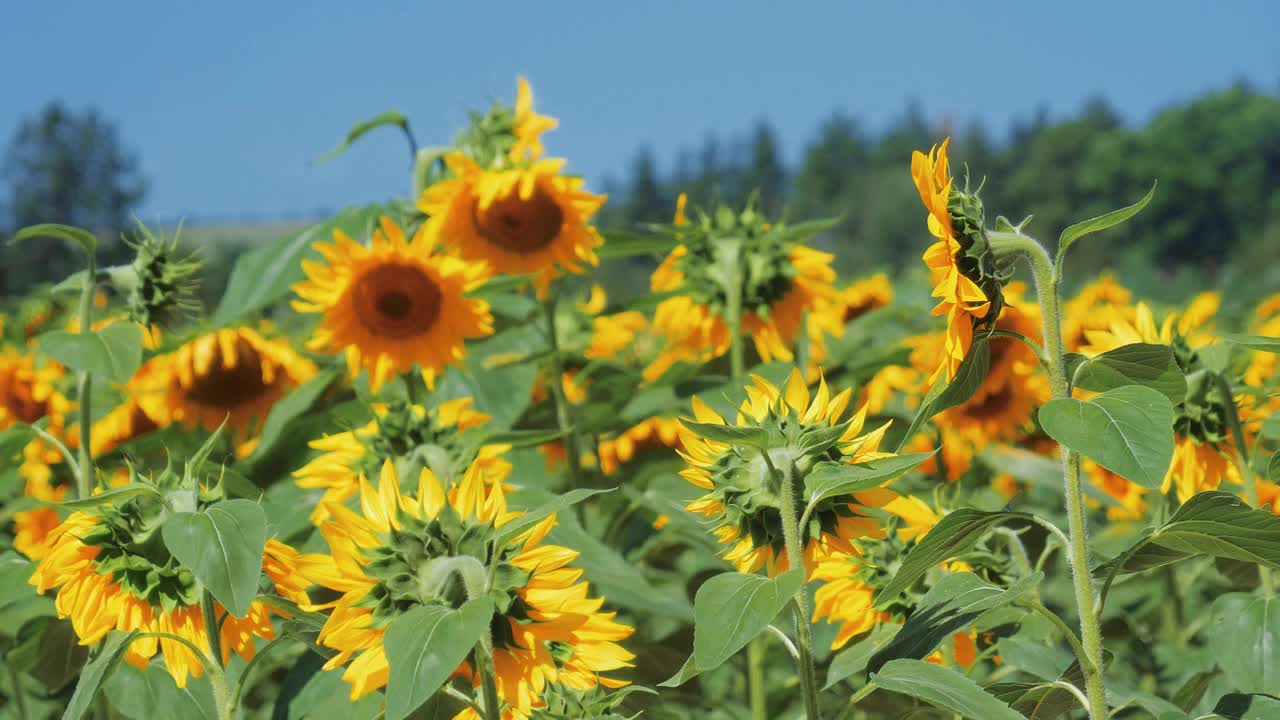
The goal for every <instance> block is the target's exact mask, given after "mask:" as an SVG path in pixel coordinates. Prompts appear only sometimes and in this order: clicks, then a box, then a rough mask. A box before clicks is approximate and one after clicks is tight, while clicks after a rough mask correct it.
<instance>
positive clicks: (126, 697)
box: [102, 657, 323, 720]
mask: <svg viewBox="0 0 1280 720" xmlns="http://www.w3.org/2000/svg"><path fill="white" fill-rule="evenodd" d="M321 662H323V659H322V660H321ZM102 689H103V692H105V693H106V695H107V699H108V700H110V701H111V708H112V709H113V710H115V711H116V712H119V713H121V714H122V715H123V716H124V717H127V718H129V719H130V720H218V711H217V707H216V706H215V703H214V699H213V686H212V685H211V684H210V682H209V678H208V677H199V678H194V677H193V678H187V686H186V687H184V688H180V687H178V686H177V685H175V684H174V682H173V678H172V677H171V676H170V675H169V671H168V670H166V669H165V667H164V662H163V660H162V659H161V658H158V657H157V658H155V659H154V660H152V662H151V664H149V665H147V667H146V668H144V669H141V670H140V669H138V668H136V667H134V666H133V665H130V664H129V663H121V664H119V665H118V666H117V667H116V670H115V672H113V673H111V675H110V676H109V677H108V678H107V681H106V683H104V685H103V688H102Z"/></svg>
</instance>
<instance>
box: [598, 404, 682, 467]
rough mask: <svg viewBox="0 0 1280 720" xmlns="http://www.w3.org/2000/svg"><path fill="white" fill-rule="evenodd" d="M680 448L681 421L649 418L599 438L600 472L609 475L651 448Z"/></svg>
mask: <svg viewBox="0 0 1280 720" xmlns="http://www.w3.org/2000/svg"><path fill="white" fill-rule="evenodd" d="M661 447H666V448H678V447H680V421H678V420H676V419H674V418H667V417H651V418H647V419H645V420H643V421H641V422H640V423H638V424H636V425H633V426H631V427H629V428H627V429H626V430H623V431H622V432H620V433H618V434H617V435H615V436H613V437H611V438H606V439H603V440H601V441H600V446H599V454H600V471H601V472H603V473H604V474H605V475H612V474H613V473H614V471H616V470H617V469H618V467H619V466H621V465H622V464H623V463H627V462H630V461H631V459H632V458H634V457H636V455H638V454H640V453H642V452H645V451H646V450H649V449H652V448H661Z"/></svg>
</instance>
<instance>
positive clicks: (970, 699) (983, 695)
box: [871, 660, 1026, 720]
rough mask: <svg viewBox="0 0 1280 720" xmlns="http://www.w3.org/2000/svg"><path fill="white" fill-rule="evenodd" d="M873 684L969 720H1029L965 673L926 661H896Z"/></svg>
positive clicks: (872, 677) (878, 674) (889, 664)
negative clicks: (979, 685)
mask: <svg viewBox="0 0 1280 720" xmlns="http://www.w3.org/2000/svg"><path fill="white" fill-rule="evenodd" d="M871 681H872V682H874V683H875V684H876V686H877V687H880V688H884V689H885V690H891V691H893V692H896V693H902V694H903V695H910V696H911V697H914V698H919V699H921V700H924V701H925V702H928V703H931V704H932V705H935V706H937V707H939V708H942V709H944V710H946V711H947V712H951V713H955V714H957V715H961V716H963V717H966V718H970V720H1026V718H1025V717H1023V716H1022V714H1021V713H1018V712H1016V711H1014V709H1013V708H1011V707H1009V706H1008V705H1007V704H1006V703H1004V702H1001V701H1000V700H997V699H996V698H995V697H993V696H991V695H989V694H987V692H986V691H984V690H983V689H982V688H980V687H978V685H977V683H975V682H974V681H972V680H970V679H969V678H967V677H965V676H964V675H963V674H962V673H959V672H957V671H955V670H953V669H951V668H948V667H942V666H941V665H934V664H932V663H927V662H924V661H923V660H894V661H892V662H890V663H887V664H886V665H885V666H884V667H883V668H881V669H880V672H878V673H875V674H873V675H872V676H871Z"/></svg>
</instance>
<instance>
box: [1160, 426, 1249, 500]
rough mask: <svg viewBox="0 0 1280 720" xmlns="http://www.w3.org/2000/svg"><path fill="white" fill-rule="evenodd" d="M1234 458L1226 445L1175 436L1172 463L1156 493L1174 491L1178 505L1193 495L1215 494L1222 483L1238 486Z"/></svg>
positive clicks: (1177, 434)
mask: <svg viewBox="0 0 1280 720" xmlns="http://www.w3.org/2000/svg"><path fill="white" fill-rule="evenodd" d="M1234 454H1235V449H1234V446H1233V445H1232V444H1231V443H1230V441H1222V442H1218V443H1213V442H1204V441H1202V440H1199V439H1197V438H1196V437H1194V436H1192V435H1187V434H1183V433H1176V434H1175V436H1174V444H1173V462H1171V463H1170V464H1169V470H1168V472H1166V473H1165V475H1164V481H1163V482H1162V483H1161V485H1160V492H1162V493H1167V492H1169V489H1170V488H1174V489H1175V490H1176V491H1177V494H1178V502H1186V501H1188V500H1190V499H1191V497H1192V496H1193V495H1195V494H1196V493H1200V492H1204V491H1206V490H1217V489H1218V487H1219V486H1220V485H1221V484H1222V483H1223V482H1224V481H1225V482H1227V483H1228V484H1234V485H1239V484H1241V482H1240V473H1239V471H1238V470H1236V466H1235V463H1234V462H1232V460H1231V457H1232V456H1233V455H1234Z"/></svg>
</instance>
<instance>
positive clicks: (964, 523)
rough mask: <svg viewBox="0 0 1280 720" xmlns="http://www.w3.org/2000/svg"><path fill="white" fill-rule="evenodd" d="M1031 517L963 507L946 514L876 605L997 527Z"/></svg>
mask: <svg viewBox="0 0 1280 720" xmlns="http://www.w3.org/2000/svg"><path fill="white" fill-rule="evenodd" d="M1030 517H1031V516H1030V515H1027V514H1026V513H1015V512H983V511H982V510H974V509H973V508H960V509H959V510H955V511H953V512H950V513H947V514H946V515H944V516H943V518H942V520H940V521H939V522H938V524H937V525H935V526H933V529H931V530H930V531H929V532H928V533H926V534H925V536H924V537H923V538H921V539H920V540H919V541H918V542H917V543H916V545H915V547H913V548H911V550H910V551H909V552H908V553H907V557H906V558H905V559H903V561H902V566H901V567H900V568H899V569H898V572H897V574H895V575H894V576H893V578H891V579H890V580H889V582H888V583H887V584H885V586H884V588H883V589H882V590H881V591H880V594H879V595H877V596H876V606H877V607H883V606H885V605H887V604H888V603H890V602H892V601H893V600H894V599H896V598H897V597H898V595H900V594H901V593H902V591H904V590H906V589H907V588H909V587H911V586H912V585H914V584H915V583H916V581H918V580H919V579H920V578H922V577H924V575H925V574H926V573H928V572H929V571H930V570H932V569H933V568H935V567H937V566H938V565H940V564H941V563H942V562H943V561H945V560H949V559H951V558H953V557H955V556H957V555H960V554H961V553H964V552H966V551H967V550H969V548H972V547H973V546H974V545H975V544H977V542H978V540H980V539H982V536H983V535H985V534H986V533H987V531H988V530H990V529H991V528H993V527H995V526H996V525H998V524H1000V523H1002V522H1008V521H1010V520H1027V519H1029V518H1030Z"/></svg>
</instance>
